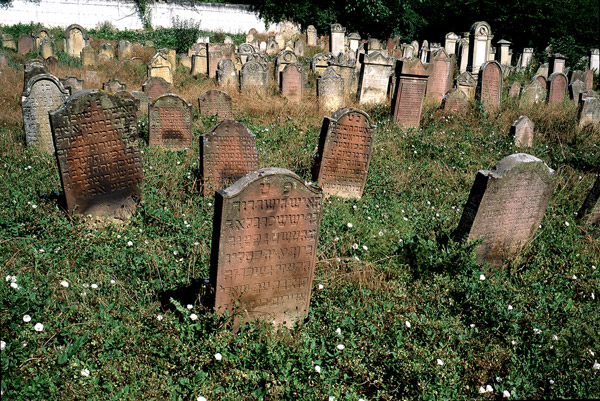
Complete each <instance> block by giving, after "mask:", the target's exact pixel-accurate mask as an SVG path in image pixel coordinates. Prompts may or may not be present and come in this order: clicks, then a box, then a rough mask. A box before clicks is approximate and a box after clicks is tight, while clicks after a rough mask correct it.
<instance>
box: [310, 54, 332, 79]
mask: <svg viewBox="0 0 600 401" xmlns="http://www.w3.org/2000/svg"><path fill="white" fill-rule="evenodd" d="M330 58H331V54H329V53H317V54H315V55H314V56H313V57H312V59H311V61H310V69H311V71H312V72H314V73H315V74H316V75H317V76H319V75H321V74H322V73H323V71H325V69H326V68H327V67H328V65H329V59H330Z"/></svg>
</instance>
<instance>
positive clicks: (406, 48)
mask: <svg viewBox="0 0 600 401" xmlns="http://www.w3.org/2000/svg"><path fill="white" fill-rule="evenodd" d="M400 48H401V49H402V55H401V56H400V57H395V58H396V59H397V60H399V59H401V58H405V59H410V58H413V57H414V55H415V49H414V47H412V46H411V45H409V44H407V43H402V46H401V47H400Z"/></svg>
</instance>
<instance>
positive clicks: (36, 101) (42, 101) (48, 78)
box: [21, 74, 69, 154]
mask: <svg viewBox="0 0 600 401" xmlns="http://www.w3.org/2000/svg"><path fill="white" fill-rule="evenodd" d="M68 97H69V92H68V90H67V89H65V88H64V87H63V85H62V84H61V83H60V81H59V80H58V78H56V77H55V76H54V75H51V74H38V75H35V76H33V77H32V78H31V79H29V81H28V82H27V85H26V87H25V90H24V91H23V95H22V97H21V107H22V111H23V125H24V126H25V140H26V142H27V146H29V147H35V148H37V149H38V150H39V151H41V152H45V153H49V154H52V153H54V143H53V141H52V131H51V129H50V119H49V118H48V112H49V111H52V110H54V109H56V108H57V107H58V106H60V105H61V104H62V103H63V102H64V101H65V100H66V99H67V98H68Z"/></svg>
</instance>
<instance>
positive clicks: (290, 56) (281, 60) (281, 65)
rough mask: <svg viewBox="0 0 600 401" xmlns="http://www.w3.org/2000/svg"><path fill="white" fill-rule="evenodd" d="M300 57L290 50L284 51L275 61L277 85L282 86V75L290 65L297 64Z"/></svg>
mask: <svg viewBox="0 0 600 401" xmlns="http://www.w3.org/2000/svg"><path fill="white" fill-rule="evenodd" d="M297 62H298V57H297V56H296V55H295V54H294V52H293V51H290V50H282V51H281V52H279V54H277V58H276V59H275V79H276V81H277V85H280V84H281V73H282V72H283V70H284V69H285V67H286V66H287V65H288V64H292V63H297Z"/></svg>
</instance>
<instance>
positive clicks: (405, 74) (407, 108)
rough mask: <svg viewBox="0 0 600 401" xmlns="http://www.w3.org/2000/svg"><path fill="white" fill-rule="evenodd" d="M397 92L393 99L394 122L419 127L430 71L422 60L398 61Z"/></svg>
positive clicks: (406, 126) (404, 126) (405, 126)
mask: <svg viewBox="0 0 600 401" xmlns="http://www.w3.org/2000/svg"><path fill="white" fill-rule="evenodd" d="M396 76H397V82H396V92H395V95H394V99H393V100H392V115H393V116H394V122H395V123H396V124H398V125H399V126H401V127H402V128H411V127H418V126H419V124H420V122H421V109H422V107H423V99H424V98H425V92H426V90H427V80H428V77H429V72H428V70H427V68H426V67H425V66H424V65H423V63H422V62H421V60H419V59H413V60H401V61H398V62H397V63H396Z"/></svg>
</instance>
